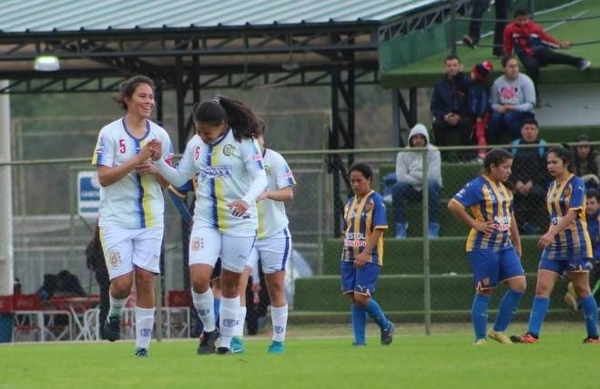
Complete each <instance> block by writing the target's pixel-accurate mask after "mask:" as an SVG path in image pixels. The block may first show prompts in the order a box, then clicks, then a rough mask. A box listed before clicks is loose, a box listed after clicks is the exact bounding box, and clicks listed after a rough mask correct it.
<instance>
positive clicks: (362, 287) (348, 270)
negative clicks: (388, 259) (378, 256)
mask: <svg viewBox="0 0 600 389" xmlns="http://www.w3.org/2000/svg"><path fill="white" fill-rule="evenodd" d="M379 272H381V266H379V265H377V264H375V263H366V264H365V266H363V267H362V268H360V269H355V268H354V263H352V262H347V261H342V293H344V294H347V293H359V294H364V295H365V296H372V295H374V294H375V287H376V286H377V279H378V278H379Z"/></svg>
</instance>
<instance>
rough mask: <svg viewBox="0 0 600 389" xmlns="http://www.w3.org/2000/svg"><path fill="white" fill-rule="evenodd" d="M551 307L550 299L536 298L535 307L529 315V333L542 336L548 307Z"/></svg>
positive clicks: (534, 299) (534, 300)
mask: <svg viewBox="0 0 600 389" xmlns="http://www.w3.org/2000/svg"><path fill="white" fill-rule="evenodd" d="M549 306H550V299H548V298H546V297H537V296H536V297H534V298H533V306H532V307H531V313H530V314H529V328H528V329H527V332H528V333H530V334H534V335H535V336H540V330H541V329H542V323H544V319H545V318H546V313H548V307H549Z"/></svg>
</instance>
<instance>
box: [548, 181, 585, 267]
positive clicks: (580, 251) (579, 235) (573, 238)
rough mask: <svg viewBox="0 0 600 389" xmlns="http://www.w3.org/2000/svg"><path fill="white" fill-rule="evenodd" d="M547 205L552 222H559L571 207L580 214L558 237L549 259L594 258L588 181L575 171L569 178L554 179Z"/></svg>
mask: <svg viewBox="0 0 600 389" xmlns="http://www.w3.org/2000/svg"><path fill="white" fill-rule="evenodd" d="M546 206H547V208H548V214H549V215H550V223H551V224H553V225H557V224H558V223H560V220H561V219H562V218H563V217H565V216H566V215H567V213H568V212H569V210H572V211H575V213H576V214H577V216H576V217H575V220H573V222H572V223H571V224H569V225H568V226H567V227H566V228H565V229H564V230H562V231H560V232H559V233H558V234H556V236H555V237H554V240H553V241H552V243H550V246H548V247H547V248H546V252H545V254H546V255H547V258H548V259H554V260H567V259H571V258H593V256H594V254H593V251H592V242H591V240H590V236H589V234H588V230H587V220H586V215H585V184H584V183H583V180H582V179H581V178H579V177H577V176H575V175H571V176H570V177H569V179H568V180H566V181H565V182H562V183H561V182H558V180H554V181H553V182H552V183H550V186H549V188H548V196H547V197H546Z"/></svg>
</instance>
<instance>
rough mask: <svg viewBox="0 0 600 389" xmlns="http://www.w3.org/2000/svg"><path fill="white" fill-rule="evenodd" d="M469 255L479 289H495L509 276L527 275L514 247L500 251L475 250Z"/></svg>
mask: <svg viewBox="0 0 600 389" xmlns="http://www.w3.org/2000/svg"><path fill="white" fill-rule="evenodd" d="M467 257H468V258H469V262H470V263H471V271H472V272H473V282H474V284H475V289H477V290H482V289H493V288H495V287H496V286H498V284H499V283H501V282H504V281H505V280H507V279H509V278H513V277H518V276H524V275H525V271H524V270H523V265H521V260H520V259H519V257H518V256H517V253H516V251H515V249H514V248H512V247H510V248H507V249H504V250H500V251H494V250H473V251H471V252H468V253H467Z"/></svg>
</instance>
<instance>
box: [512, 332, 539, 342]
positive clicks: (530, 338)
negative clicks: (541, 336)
mask: <svg viewBox="0 0 600 389" xmlns="http://www.w3.org/2000/svg"><path fill="white" fill-rule="evenodd" d="M510 341H511V342H513V343H525V344H533V343H537V342H538V341H539V340H538V338H537V336H535V335H533V334H530V333H526V334H525V335H513V336H511V337H510Z"/></svg>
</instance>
